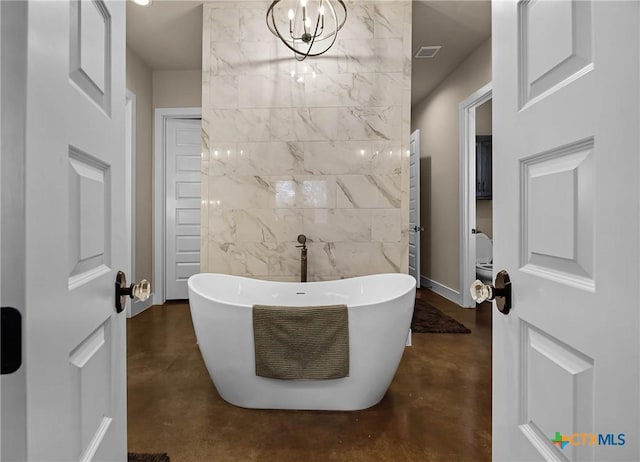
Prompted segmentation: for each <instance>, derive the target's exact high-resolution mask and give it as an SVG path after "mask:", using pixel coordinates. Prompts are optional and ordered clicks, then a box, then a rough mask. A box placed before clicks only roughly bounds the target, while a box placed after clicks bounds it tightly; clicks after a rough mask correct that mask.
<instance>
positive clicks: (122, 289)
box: [116, 271, 151, 313]
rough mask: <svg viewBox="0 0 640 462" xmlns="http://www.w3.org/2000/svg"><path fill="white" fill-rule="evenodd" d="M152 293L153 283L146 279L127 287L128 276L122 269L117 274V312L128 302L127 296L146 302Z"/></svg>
mask: <svg viewBox="0 0 640 462" xmlns="http://www.w3.org/2000/svg"><path fill="white" fill-rule="evenodd" d="M150 295H151V283H150V282H149V281H147V280H146V279H143V280H142V281H140V282H138V283H135V284H131V285H130V286H129V287H127V276H126V275H125V274H124V272H122V271H118V274H117V275H116V312H117V313H120V312H122V311H123V310H124V307H125V306H126V304H127V297H129V298H135V299H136V300H139V301H141V302H144V301H145V300H146V299H148V298H149V296H150Z"/></svg>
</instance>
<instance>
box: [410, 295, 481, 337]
mask: <svg viewBox="0 0 640 462" xmlns="http://www.w3.org/2000/svg"><path fill="white" fill-rule="evenodd" d="M411 330H412V331H413V332H415V333H418V334H423V333H434V334H435V333H437V334H470V333H471V331H470V330H469V329H467V328H466V327H465V326H463V325H462V324H460V323H459V322H458V321H456V320H455V319H453V318H452V317H450V316H447V315H446V314H444V313H443V312H442V311H440V310H439V309H437V308H435V307H433V306H431V305H430V304H429V303H427V302H425V301H424V300H421V299H419V298H416V304H415V307H414V308H413V319H411Z"/></svg>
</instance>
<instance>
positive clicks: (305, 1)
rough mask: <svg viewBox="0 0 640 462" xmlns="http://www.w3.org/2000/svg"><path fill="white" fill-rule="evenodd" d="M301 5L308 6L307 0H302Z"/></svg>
mask: <svg viewBox="0 0 640 462" xmlns="http://www.w3.org/2000/svg"><path fill="white" fill-rule="evenodd" d="M300 6H301V7H302V8H305V7H306V6H307V0H300Z"/></svg>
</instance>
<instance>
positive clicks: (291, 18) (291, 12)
mask: <svg viewBox="0 0 640 462" xmlns="http://www.w3.org/2000/svg"><path fill="white" fill-rule="evenodd" d="M288 16H289V21H293V17H294V14H293V9H291V8H289V13H288Z"/></svg>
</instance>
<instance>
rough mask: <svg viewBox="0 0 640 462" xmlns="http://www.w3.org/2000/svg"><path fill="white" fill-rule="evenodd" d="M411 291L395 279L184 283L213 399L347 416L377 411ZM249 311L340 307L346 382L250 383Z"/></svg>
mask: <svg viewBox="0 0 640 462" xmlns="http://www.w3.org/2000/svg"><path fill="white" fill-rule="evenodd" d="M415 292H416V282H415V279H414V278H413V277H411V276H409V275H407V274H397V273H394V274H376V275H372V276H362V277H357V278H351V279H343V280H337V281H326V282H307V283H297V282H270V281H261V280H256V279H249V278H244V277H239V276H229V275H224V274H207V273H202V274H196V275H193V276H191V277H190V278H189V302H190V305H191V317H192V319H193V325H194V327H195V331H196V336H197V339H198V345H199V347H200V351H201V353H202V356H203V358H204V362H205V364H206V366H207V370H208V371H209V375H210V376H211V379H212V380H213V383H214V384H215V386H216V388H217V390H218V393H220V396H221V397H222V398H223V399H224V400H225V401H227V402H229V403H231V404H234V405H236V406H241V407H246V408H256V409H322V410H342V411H347V410H357V409H365V408H368V407H371V406H373V405H374V404H377V403H378V402H379V401H380V400H381V399H382V397H383V396H384V394H385V392H386V391H387V388H389V385H390V384H391V380H392V379H393V376H394V375H395V372H396V369H397V368H398V364H399V363H400V358H401V357H402V353H403V351H404V346H405V342H406V340H407V333H408V331H409V326H410V323H411V317H412V314H413V305H414V302H415ZM254 304H263V305H277V306H319V305H335V304H346V305H347V307H348V312H349V355H350V356H349V362H350V365H349V377H345V378H340V379H331V380H277V379H269V378H264V377H258V376H256V374H255V362H254V361H255V355H254V343H253V317H252V306H253V305H254Z"/></svg>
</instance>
